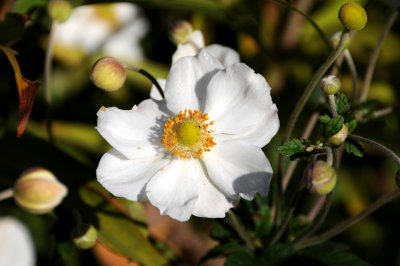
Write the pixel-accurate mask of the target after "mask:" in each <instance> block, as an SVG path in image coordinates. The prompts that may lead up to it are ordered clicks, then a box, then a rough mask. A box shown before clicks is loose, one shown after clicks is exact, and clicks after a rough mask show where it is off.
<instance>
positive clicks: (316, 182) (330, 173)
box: [306, 160, 337, 195]
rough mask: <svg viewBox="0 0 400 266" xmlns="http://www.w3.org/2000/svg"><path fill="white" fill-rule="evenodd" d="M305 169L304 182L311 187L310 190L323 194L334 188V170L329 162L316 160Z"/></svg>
mask: <svg viewBox="0 0 400 266" xmlns="http://www.w3.org/2000/svg"><path fill="white" fill-rule="evenodd" d="M306 171H307V172H306V183H307V184H308V186H309V187H310V188H311V192H313V193H316V194H318V195H325V194H328V193H329V192H331V191H332V190H333V189H334V188H335V185H336V179H337V178H336V171H335V169H334V168H333V167H332V166H331V165H330V164H329V163H327V162H325V161H322V160H318V161H316V162H314V163H313V164H311V165H310V166H309V167H308V168H307V170H306Z"/></svg>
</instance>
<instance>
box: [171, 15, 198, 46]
mask: <svg viewBox="0 0 400 266" xmlns="http://www.w3.org/2000/svg"><path fill="white" fill-rule="evenodd" d="M192 32H193V28H192V25H190V23H189V22H187V21H186V20H181V21H179V22H177V23H175V25H174V26H173V27H172V29H171V32H170V34H171V40H172V41H173V43H175V44H176V45H178V44H183V43H185V42H187V40H188V37H189V35H190V34H191V33H192Z"/></svg>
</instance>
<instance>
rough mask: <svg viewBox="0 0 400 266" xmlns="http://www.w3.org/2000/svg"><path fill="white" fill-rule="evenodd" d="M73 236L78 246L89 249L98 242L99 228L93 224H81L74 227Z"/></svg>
mask: <svg viewBox="0 0 400 266" xmlns="http://www.w3.org/2000/svg"><path fill="white" fill-rule="evenodd" d="M71 238H72V241H73V242H74V244H75V246H76V247H78V248H80V249H89V248H92V247H93V246H94V244H96V240H97V230H96V229H95V228H94V227H93V226H92V225H89V224H81V225H78V226H76V227H74V228H73V229H72V231H71Z"/></svg>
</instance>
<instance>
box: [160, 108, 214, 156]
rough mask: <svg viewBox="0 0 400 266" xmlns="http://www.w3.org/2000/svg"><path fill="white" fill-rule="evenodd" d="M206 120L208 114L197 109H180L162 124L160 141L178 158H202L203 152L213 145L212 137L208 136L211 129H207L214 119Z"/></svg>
mask: <svg viewBox="0 0 400 266" xmlns="http://www.w3.org/2000/svg"><path fill="white" fill-rule="evenodd" d="M207 120H208V114H201V112H200V111H199V110H194V111H192V110H190V109H189V110H185V111H184V112H182V111H181V112H179V114H178V115H177V116H175V117H170V118H169V119H168V121H167V122H166V123H165V124H164V134H163V135H162V137H163V139H162V141H161V143H162V144H164V146H165V147H166V148H167V149H168V150H170V151H171V152H172V154H173V155H177V156H179V157H180V158H184V159H191V158H193V159H197V158H203V153H204V152H208V151H210V150H211V149H210V148H211V147H213V146H214V145H215V142H214V138H213V137H212V136H210V134H211V132H213V131H212V130H210V129H208V127H209V126H210V125H213V124H214V121H211V122H207Z"/></svg>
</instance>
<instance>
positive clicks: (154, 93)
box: [150, 79, 166, 101]
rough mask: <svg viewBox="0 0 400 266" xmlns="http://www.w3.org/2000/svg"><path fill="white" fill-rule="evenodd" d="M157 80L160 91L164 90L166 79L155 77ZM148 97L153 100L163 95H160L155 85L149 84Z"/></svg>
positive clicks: (159, 99) (160, 98)
mask: <svg viewBox="0 0 400 266" xmlns="http://www.w3.org/2000/svg"><path fill="white" fill-rule="evenodd" d="M157 81H158V84H160V87H161V89H162V91H163V92H164V91H165V82H166V80H165V79H157ZM150 98H151V99H154V100H158V101H161V100H163V97H162V96H161V94H160V92H159V91H158V89H157V87H156V86H155V85H153V86H151V90H150Z"/></svg>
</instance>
